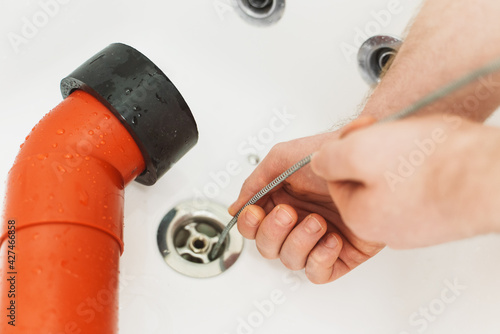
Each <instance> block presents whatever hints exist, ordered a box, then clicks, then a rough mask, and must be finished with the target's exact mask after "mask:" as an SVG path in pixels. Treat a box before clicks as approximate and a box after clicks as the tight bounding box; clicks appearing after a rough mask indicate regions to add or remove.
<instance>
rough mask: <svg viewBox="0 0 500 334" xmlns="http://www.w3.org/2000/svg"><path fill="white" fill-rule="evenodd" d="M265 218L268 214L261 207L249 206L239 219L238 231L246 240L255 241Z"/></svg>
mask: <svg viewBox="0 0 500 334" xmlns="http://www.w3.org/2000/svg"><path fill="white" fill-rule="evenodd" d="M265 216H266V213H265V212H264V209H262V208H261V207H260V206H258V205H249V206H247V207H246V208H245V209H244V210H243V211H242V212H241V213H240V215H239V217H238V231H240V233H241V235H242V236H243V237H244V238H246V239H250V240H253V239H255V235H256V234H257V230H258V229H259V225H260V222H261V221H262V220H263V219H264V217H265Z"/></svg>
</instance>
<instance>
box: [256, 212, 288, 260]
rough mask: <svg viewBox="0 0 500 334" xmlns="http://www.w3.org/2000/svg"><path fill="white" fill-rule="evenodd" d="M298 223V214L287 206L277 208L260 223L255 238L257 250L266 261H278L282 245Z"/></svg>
mask: <svg viewBox="0 0 500 334" xmlns="http://www.w3.org/2000/svg"><path fill="white" fill-rule="evenodd" d="M296 222H297V213H296V212H295V210H294V209H293V208H292V207H291V206H289V205H286V204H280V205H278V206H277V207H275V208H274V209H273V210H272V211H271V212H270V213H269V214H268V215H267V216H266V217H265V218H264V220H263V221H262V222H261V223H260V226H259V229H258V231H257V235H256V237H255V241H256V245H257V249H258V250H259V252H260V254H262V256H263V257H265V258H266V259H276V258H278V256H279V252H280V249H281V245H282V244H283V242H284V241H285V239H286V237H287V236H288V234H289V233H290V231H291V230H292V229H293V227H294V226H295V223H296Z"/></svg>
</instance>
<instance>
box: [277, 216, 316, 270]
mask: <svg viewBox="0 0 500 334" xmlns="http://www.w3.org/2000/svg"><path fill="white" fill-rule="evenodd" d="M325 233H326V221H325V220H324V219H323V217H321V216H320V215H317V214H311V215H309V216H307V217H306V218H305V219H304V220H303V221H302V222H301V223H300V224H298V225H297V226H296V227H295V228H294V229H293V231H292V232H290V234H289V235H288V237H287V238H286V240H285V242H284V244H283V247H281V251H280V259H281V262H283V264H284V265H285V266H286V267H287V268H289V269H291V270H300V269H303V268H304V266H305V265H306V260H307V257H308V256H309V253H310V252H311V250H312V249H313V248H314V246H315V245H316V244H317V243H318V241H319V240H320V239H321V237H322V236H323V235H324V234H325Z"/></svg>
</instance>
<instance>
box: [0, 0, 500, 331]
mask: <svg viewBox="0 0 500 334" xmlns="http://www.w3.org/2000/svg"><path fill="white" fill-rule="evenodd" d="M47 1H48V0H44V1H42V2H43V3H45V2H47ZM228 1H229V0H227V1H226V0H191V1H180V0H178V1H173V0H164V1H128V0H120V1H118V0H114V1H103V0H99V1H97V0H88V1H78V2H77V1H76V0H73V1H65V3H64V4H60V5H59V6H58V8H57V10H55V11H54V12H53V13H52V14H53V15H52V16H50V17H49V16H46V17H48V19H47V20H46V22H44V21H43V20H42V21H38V23H39V25H40V27H39V28H38V31H36V33H33V34H32V36H29V38H26V40H25V41H24V42H23V43H22V44H20V45H17V46H15V45H13V44H12V43H11V42H10V41H9V36H10V38H12V36H13V34H17V35H20V36H22V27H23V25H25V22H26V21H25V20H28V21H29V22H33V21H34V20H36V18H37V17H38V16H39V15H42V16H40V17H38V19H40V18H43V14H40V12H43V7H42V5H41V4H40V3H39V2H38V1H26V0H23V1H21V0H1V1H0V4H1V7H0V106H1V108H0V113H1V118H0V120H1V121H0V143H2V144H1V147H2V148H1V153H2V158H1V162H0V179H2V180H5V179H6V177H7V173H8V170H9V168H10V166H11V165H12V163H13V160H14V157H15V155H16V154H17V151H18V149H19V145H20V144H21V143H22V142H23V140H24V137H25V136H26V135H27V134H28V133H29V131H30V130H31V128H32V127H33V126H34V125H35V124H36V123H37V122H38V120H39V119H41V118H42V116H43V115H44V114H45V113H46V112H48V111H49V110H50V109H51V108H53V107H54V106H56V105H57V104H58V103H59V102H60V101H61V95H60V92H59V81H60V80H61V79H62V78H63V77H64V76H65V75H67V74H69V73H70V72H71V71H72V70H73V69H75V68H76V67H77V66H79V65H80V64H81V63H82V62H83V61H85V60H86V59H87V58H89V57H90V56H92V55H94V54H95V53H96V52H98V51H99V50H101V49H102V48H104V47H105V46H106V45H108V44H110V43H113V42H123V43H127V44H130V45H132V46H134V47H135V48H137V49H138V50H140V51H141V52H143V53H144V54H146V55H147V56H148V57H149V58H151V59H152V60H153V61H154V62H155V63H156V64H157V65H158V66H159V67H160V68H162V69H163V71H164V72H165V73H166V74H167V75H168V76H169V77H170V79H171V80H172V81H173V82H174V83H175V84H176V86H177V87H178V89H179V90H180V91H181V93H182V94H183V96H184V98H185V99H186V101H187V102H188V104H189V105H190V107H191V109H192V112H193V114H194V116H195V118H196V120H197V123H198V127H199V131H200V139H199V143H198V145H197V146H196V147H195V148H194V149H193V150H192V151H191V152H190V153H189V154H188V155H187V156H186V157H184V158H183V159H182V160H181V162H180V163H178V164H177V165H176V166H175V167H174V168H172V170H171V171H170V172H169V173H168V174H167V175H165V177H164V178H163V179H161V180H160V181H159V182H158V183H157V184H156V185H155V186H153V187H149V188H148V187H144V186H141V185H138V184H135V183H134V184H131V185H130V186H129V187H128V188H127V190H126V198H125V202H126V211H125V253H124V254H123V256H122V259H121V260H122V261H121V275H122V276H121V278H122V287H121V295H120V298H121V300H120V333H122V334H132V333H176V334H180V333H186V334H187V333H197V332H199V333H221V334H223V333H227V334H232V333H247V334H248V333H304V332H308V333H310V332H312V331H314V332H325V333H342V334H347V333H380V334H388V333H393V334H400V333H406V332H407V333H412V334H413V333H420V332H423V333H472V332H475V333H476V332H480V333H498V332H499V331H500V324H499V323H498V314H500V285H499V284H498V282H499V279H500V266H499V257H500V237H498V236H487V237H481V238H476V239H473V240H466V241H462V242H456V243H453V244H447V245H442V246H438V247H432V248H427V249H420V250H412V251H392V250H389V249H386V250H384V251H382V252H381V253H380V254H379V255H377V256H376V257H375V258H373V259H372V260H370V261H368V262H367V263H365V264H363V265H362V266H360V267H359V268H358V269H356V270H354V271H353V272H351V273H350V274H348V275H347V276H345V277H343V278H342V279H340V280H338V281H336V282H334V283H331V284H327V285H323V286H315V285H312V284H310V283H308V282H307V281H306V279H305V276H304V275H303V273H301V272H298V273H290V272H289V271H288V270H286V269H285V268H284V267H283V266H282V265H281V263H280V262H279V261H268V260H264V259H262V258H261V257H260V256H259V254H258V252H257V251H256V249H255V245H254V244H253V242H247V243H246V246H245V249H244V251H243V254H242V256H241V257H240V259H239V260H238V262H237V263H236V264H235V265H234V267H232V268H231V269H230V270H229V271H227V272H226V273H224V274H223V275H221V276H219V277H216V278H213V279H204V280H197V279H191V278H187V277H184V276H182V275H180V274H178V273H176V272H174V271H173V270H172V269H171V268H170V267H168V266H167V265H166V264H165V263H164V261H163V259H162V257H161V256H160V253H159V251H158V249H157V246H156V230H157V227H158V224H159V222H160V220H161V218H162V217H163V215H164V214H165V213H166V212H168V211H169V210H170V208H172V207H173V206H174V205H175V204H176V203H178V202H180V201H183V200H186V199H191V198H193V197H194V196H195V193H196V190H199V191H201V192H203V189H204V187H206V186H207V184H209V183H210V182H212V178H211V176H210V173H216V172H220V171H223V170H224V169H225V168H226V167H225V166H226V164H227V162H228V161H231V160H235V161H237V162H238V163H239V165H240V166H241V172H240V173H239V174H238V175H236V176H233V177H231V181H230V183H229V184H228V185H227V186H226V185H224V187H219V189H218V191H217V193H216V194H215V196H214V198H213V200H214V201H217V202H220V203H222V204H224V205H229V204H230V203H231V202H232V201H233V200H234V199H235V197H236V195H237V194H238V191H239V188H240V186H241V184H242V182H243V181H244V179H245V178H246V176H248V175H249V173H251V171H252V169H253V166H252V165H250V164H249V163H248V160H247V156H246V155H242V154H240V153H239V152H238V150H237V147H238V146H239V145H240V144H242V143H244V142H245V141H248V137H249V136H259V133H260V132H261V131H262V129H264V128H266V127H268V126H269V122H270V120H271V118H272V117H273V115H274V113H273V110H275V109H278V110H284V109H286V110H287V112H288V113H291V114H293V115H295V119H294V120H292V121H291V122H290V124H289V125H287V126H286V128H285V129H284V130H283V131H281V132H278V133H274V135H273V138H271V139H272V140H269V141H268V142H266V143H264V144H265V145H264V147H263V148H262V149H261V150H260V151H259V152H258V154H259V155H260V156H261V157H264V156H265V154H266V152H267V151H268V150H269V149H270V148H271V147H272V145H273V144H275V143H277V142H280V141H285V140H290V139H292V138H296V137H301V136H306V135H311V134H315V133H319V132H322V131H325V130H328V129H329V128H330V127H331V126H333V125H334V124H335V123H336V122H338V121H340V120H342V119H344V118H346V117H349V116H350V115H352V114H354V113H355V112H356V110H357V109H358V104H359V103H360V102H361V101H362V100H363V98H364V96H365V95H366V94H367V92H368V87H367V86H366V84H365V83H364V82H363V81H362V80H361V78H360V75H359V74H358V71H357V65H356V63H355V62H354V58H353V57H349V56H346V55H345V54H344V53H343V52H342V51H341V46H346V45H351V46H352V47H355V48H356V49H357V47H358V46H359V45H356V43H354V41H353V40H354V38H355V34H356V31H358V30H361V31H363V30H365V28H367V27H368V28H369V27H372V28H373V27H375V28H377V26H378V27H379V28H381V29H380V31H381V32H383V33H390V34H393V35H396V36H398V35H399V36H400V35H402V33H403V30H404V28H405V26H406V25H407V23H408V22H409V20H410V19H411V17H412V16H413V15H414V12H415V8H416V7H417V5H418V2H412V3H409V2H407V1H402V3H401V5H400V7H401V12H400V13H397V14H394V15H391V17H390V18H388V20H387V22H382V23H383V24H381V23H378V22H377V21H376V20H375V18H374V16H373V15H372V14H371V11H377V12H378V11H380V10H383V9H385V8H387V6H388V1H387V0H376V1H374V0H370V1H368V0H365V1H361V0H359V1H348V0H337V1H328V0H307V1H298V0H293V1H292V0H290V1H287V7H286V10H285V14H284V16H283V18H282V20H281V21H280V22H279V23H278V24H277V25H275V26H273V27H267V28H262V27H255V26H252V25H250V24H248V23H246V22H245V21H243V20H242V19H241V18H240V17H239V16H238V15H237V14H236V13H235V12H234V11H233V10H232V9H231V8H230V6H228V5H227V4H228V3H229V2H228ZM61 3H62V0H61ZM37 15H38V16H37ZM40 22H41V23H40ZM382 25H383V26H382ZM374 32H377V31H374ZM367 34H369V35H370V34H371V33H370V32H368V33H367ZM497 123H498V122H497ZM4 189H5V184H4V182H2V183H0V193H4ZM478 205H480V203H478ZM454 281H456V282H458V283H459V284H460V285H461V286H464V287H465V288H464V289H462V290H460V292H459V295H458V296H456V298H455V300H454V301H453V302H451V303H443V302H440V301H439V300H441V298H442V297H441V292H442V291H443V289H446V286H447V285H446V284H447V283H446V282H454ZM274 290H279V291H281V292H282V294H283V296H284V297H283V298H284V302H283V303H280V304H279V305H274V306H273V310H270V311H269V312H267V313H266V312H265V313H266V314H262V311H259V309H258V307H257V306H256V304H255V303H256V302H257V303H259V302H262V301H263V300H266V299H269V298H270V296H271V294H272V293H273V291H274ZM219 293H220V294H221V295H220V296H221V298H220V299H218V298H217V297H218V296H219ZM274 293H277V292H276V291H275V292H274ZM449 296H452V295H451V294H449ZM443 304H444V305H445V308H444V309H439V312H438V313H440V314H438V315H435V316H434V315H433V316H432V321H431V320H422V319H425V318H423V317H421V316H420V315H419V312H422V310H423V309H425V308H429V307H431V308H432V307H434V308H435V307H437V306H439V305H443ZM435 310H436V309H435ZM415 313H416V314H417V315H416V316H415ZM412 314H413V316H414V317H415V318H414V320H418V322H417V323H412V322H411V317H412ZM249 318H250V322H251V323H252V319H253V321H254V322H253V324H254V325H248V327H246V328H243V327H241V326H242V325H241V321H244V322H245V323H247V324H248V321H249ZM429 319H431V318H429ZM255 321H257V322H255ZM419 330H420V331H419Z"/></svg>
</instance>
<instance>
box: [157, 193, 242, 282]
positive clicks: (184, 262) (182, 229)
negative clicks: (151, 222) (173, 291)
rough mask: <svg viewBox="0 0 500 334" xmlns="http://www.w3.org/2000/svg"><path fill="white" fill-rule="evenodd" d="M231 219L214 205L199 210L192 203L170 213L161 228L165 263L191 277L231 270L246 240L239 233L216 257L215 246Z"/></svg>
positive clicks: (224, 211)
mask: <svg viewBox="0 0 500 334" xmlns="http://www.w3.org/2000/svg"><path fill="white" fill-rule="evenodd" d="M230 219H231V216H229V214H228V213H227V211H226V208H224V207H222V206H220V205H218V204H215V203H210V204H209V205H204V206H202V207H196V206H194V205H193V204H192V203H191V202H188V203H184V204H180V205H178V206H177V207H175V208H173V209H172V210H170V212H169V213H167V215H165V217H164V218H163V220H162V222H161V224H160V227H159V228H158V235H157V239H158V247H159V249H160V252H161V254H162V255H163V257H164V259H165V262H167V264H168V265H170V266H171V267H172V268H173V269H175V270H177V271H178V272H180V273H182V274H185V275H187V276H191V277H211V276H215V275H218V274H220V273H222V272H224V271H225V270H226V269H228V268H229V267H230V266H231V265H232V264H233V263H234V262H235V261H236V259H237V258H238V257H239V254H240V253H241V250H242V248H243V238H242V237H241V235H240V234H239V233H238V232H236V231H235V233H233V234H229V237H228V238H227V239H226V241H225V242H224V243H223V245H222V247H221V249H220V251H219V252H218V254H216V255H215V257H213V258H212V257H210V254H211V252H212V249H213V247H214V246H215V244H216V243H217V242H218V241H219V237H220V234H221V233H222V230H223V229H224V227H225V225H226V224H227V223H228V222H229V220H230Z"/></svg>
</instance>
